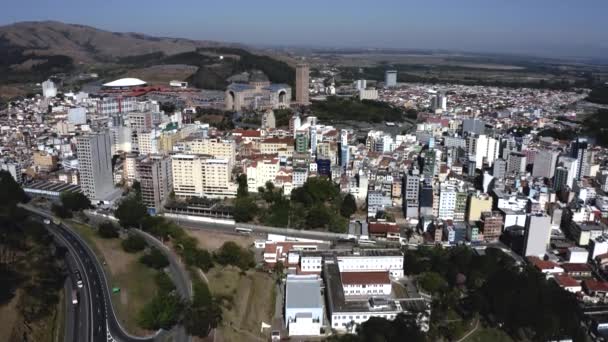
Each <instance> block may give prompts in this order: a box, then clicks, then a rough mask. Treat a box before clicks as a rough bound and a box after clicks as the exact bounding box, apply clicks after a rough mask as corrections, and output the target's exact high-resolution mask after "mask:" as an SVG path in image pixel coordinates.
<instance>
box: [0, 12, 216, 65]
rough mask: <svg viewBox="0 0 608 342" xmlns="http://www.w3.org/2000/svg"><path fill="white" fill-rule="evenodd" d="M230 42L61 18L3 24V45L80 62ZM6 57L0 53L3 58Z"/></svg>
mask: <svg viewBox="0 0 608 342" xmlns="http://www.w3.org/2000/svg"><path fill="white" fill-rule="evenodd" d="M227 45H228V44H224V43H219V42H212V41H198V40H190V39H181V38H164V37H152V36H148V35H144V34H140V33H120V32H109V31H104V30H99V29H96V28H93V27H90V26H84V25H73V24H65V23H61V22H57V21H40V22H20V23H16V24H12V25H7V26H0V48H2V49H4V50H10V51H12V52H13V53H14V52H15V51H19V52H22V53H23V54H25V55H33V56H56V55H62V56H67V57H70V58H72V60H73V61H74V62H75V63H80V62H88V63H91V62H108V61H113V60H115V59H117V58H122V57H127V56H137V55H145V54H150V53H155V52H162V53H164V54H165V55H172V54H176V53H181V52H186V51H193V50H195V49H196V48H200V47H214V46H227ZM2 58H3V57H2V56H0V59H2Z"/></svg>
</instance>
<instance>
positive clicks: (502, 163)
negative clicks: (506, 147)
mask: <svg viewBox="0 0 608 342" xmlns="http://www.w3.org/2000/svg"><path fill="white" fill-rule="evenodd" d="M506 174H507V161H506V160H504V159H496V160H495V161H494V165H493V166H492V176H494V178H496V179H503V178H505V175H506Z"/></svg>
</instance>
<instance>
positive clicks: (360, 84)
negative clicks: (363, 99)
mask: <svg viewBox="0 0 608 342" xmlns="http://www.w3.org/2000/svg"><path fill="white" fill-rule="evenodd" d="M365 88H367V81H366V80H356V81H355V89H357V90H359V91H360V90H365Z"/></svg>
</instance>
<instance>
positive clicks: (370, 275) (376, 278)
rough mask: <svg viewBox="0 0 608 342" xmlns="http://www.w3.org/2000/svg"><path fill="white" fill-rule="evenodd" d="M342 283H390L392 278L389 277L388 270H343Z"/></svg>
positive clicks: (341, 274)
mask: <svg viewBox="0 0 608 342" xmlns="http://www.w3.org/2000/svg"><path fill="white" fill-rule="evenodd" d="M340 276H341V277H342V284H344V285H360V284H365V285H368V284H390V283H391V280H390V278H389V277H388V271H382V272H342V273H340Z"/></svg>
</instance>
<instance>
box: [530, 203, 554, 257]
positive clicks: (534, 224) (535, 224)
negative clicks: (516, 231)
mask: <svg viewBox="0 0 608 342" xmlns="http://www.w3.org/2000/svg"><path fill="white" fill-rule="evenodd" d="M525 228H526V229H525V236H524V256H536V257H540V258H542V257H543V256H544V255H545V253H546V252H547V246H548V245H549V239H550V238H551V219H550V217H549V216H548V215H546V214H542V213H538V214H529V215H527V218H526V227H525Z"/></svg>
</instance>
